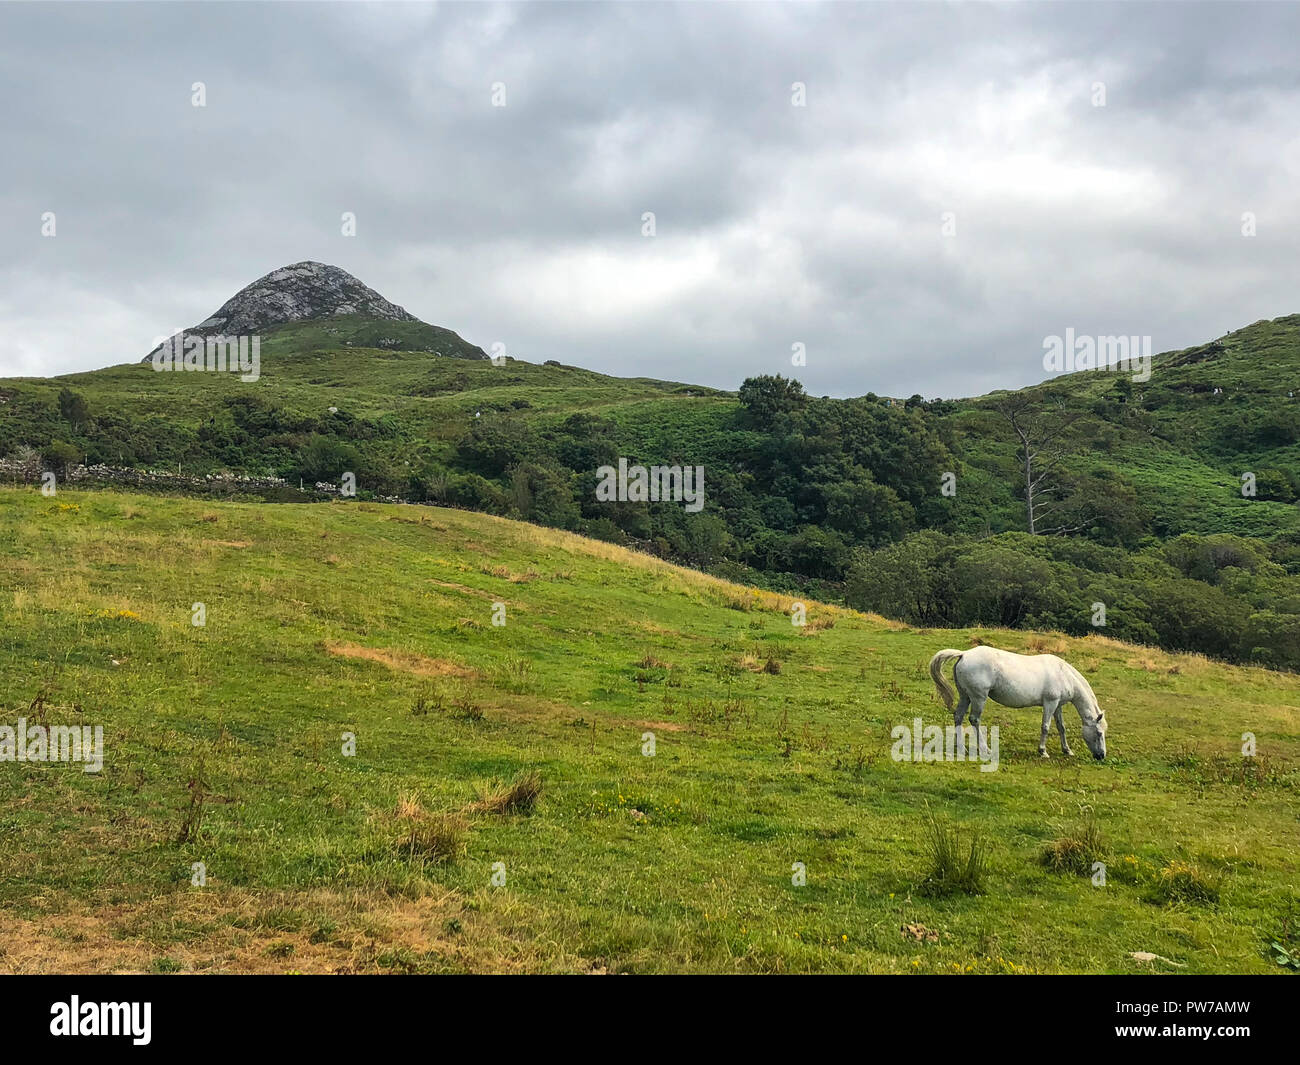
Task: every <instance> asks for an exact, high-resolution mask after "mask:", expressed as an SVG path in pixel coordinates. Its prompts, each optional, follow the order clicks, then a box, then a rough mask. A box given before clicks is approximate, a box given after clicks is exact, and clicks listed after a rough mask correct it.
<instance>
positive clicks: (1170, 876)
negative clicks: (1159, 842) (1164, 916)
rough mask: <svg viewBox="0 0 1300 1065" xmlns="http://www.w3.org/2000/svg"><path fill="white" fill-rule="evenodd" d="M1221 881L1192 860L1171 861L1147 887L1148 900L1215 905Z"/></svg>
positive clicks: (1146, 896) (1162, 902) (1164, 902)
mask: <svg viewBox="0 0 1300 1065" xmlns="http://www.w3.org/2000/svg"><path fill="white" fill-rule="evenodd" d="M1220 893H1221V886H1220V881H1219V879H1218V878H1217V877H1214V876H1211V875H1210V874H1208V873H1206V872H1204V871H1203V870H1202V869H1201V868H1200V867H1199V866H1197V865H1195V864H1193V863H1191V862H1182V861H1178V860H1176V859H1175V860H1174V861H1171V862H1170V863H1169V864H1168V865H1166V866H1165V867H1164V868H1163V869H1161V870H1160V872H1159V873H1157V874H1156V877H1155V880H1154V881H1153V882H1152V883H1151V885H1150V886H1149V887H1148V888H1147V891H1146V894H1145V895H1144V896H1143V897H1144V898H1145V899H1146V900H1147V901H1148V902H1155V903H1159V904H1162V905H1164V904H1168V903H1171V902H1191V903H1200V904H1202V905H1209V906H1213V905H1214V904H1216V903H1217V902H1218V901H1219V895H1220Z"/></svg>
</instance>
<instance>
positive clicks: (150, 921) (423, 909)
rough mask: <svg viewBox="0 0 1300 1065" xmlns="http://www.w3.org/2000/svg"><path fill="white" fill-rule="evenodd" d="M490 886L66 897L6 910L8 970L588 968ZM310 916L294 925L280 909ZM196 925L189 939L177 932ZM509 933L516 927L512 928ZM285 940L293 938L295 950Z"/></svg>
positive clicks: (1, 921) (0, 940)
mask: <svg viewBox="0 0 1300 1065" xmlns="http://www.w3.org/2000/svg"><path fill="white" fill-rule="evenodd" d="M493 903H494V899H493V897H492V896H491V895H490V894H489V893H488V892H486V891H485V892H484V893H483V894H482V896H481V897H478V896H476V897H475V899H474V900H473V901H470V900H467V899H466V898H465V897H464V896H463V895H462V894H461V893H459V892H455V891H442V890H435V891H433V892H430V893H429V894H427V895H423V896H421V897H418V898H408V897H405V896H398V895H392V894H388V893H380V892H369V891H337V890H329V889H312V890H306V891H280V892H266V891H257V892H250V891H244V890H240V889H226V888H217V887H208V888H202V889H199V888H187V889H184V890H180V891H176V892H173V893H171V894H168V895H163V896H160V897H157V898H153V899H149V900H146V901H142V902H130V903H114V904H104V905H99V906H95V907H93V908H92V909H90V910H89V911H87V910H85V909H84V907H83V905H82V904H80V903H77V904H76V905H75V907H74V905H73V904H72V903H69V905H68V907H67V909H68V912H59V910H57V909H54V908H51V910H50V912H48V913H45V914H42V915H41V917H40V918H39V919H38V920H33V919H30V918H26V917H19V916H17V915H15V914H12V913H7V912H4V911H0V974H6V975H9V974H36V973H87V974H93V973H144V972H148V971H149V970H150V968H151V967H152V966H153V965H154V963H155V962H156V961H157V960H158V959H159V958H163V957H166V958H168V959H170V960H171V961H172V962H174V963H176V964H178V965H179V971H180V972H182V973H286V972H295V973H314V974H346V973H386V972H395V971H396V972H400V971H402V970H403V966H402V963H401V959H403V958H408V959H421V960H423V961H425V963H426V964H430V966H431V967H435V968H446V969H453V970H458V971H465V972H482V973H496V972H536V971H546V970H551V971H564V972H585V971H587V970H588V969H590V967H591V964H592V963H591V961H590V960H588V959H584V958H581V957H579V956H577V955H568V954H564V953H560V954H559V955H558V956H552V953H553V950H554V947H555V944H554V942H552V943H550V944H544V943H540V942H536V941H534V940H533V939H532V938H531V937H521V936H519V935H516V934H515V933H514V931H513V922H512V921H511V920H509V919H508V915H502V914H500V913H497V912H495V907H494V905H493ZM286 912H287V913H291V914H298V915H301V920H300V921H297V922H292V923H293V924H295V925H296V927H290V928H285V927H283V926H282V924H281V922H279V921H278V920H277V919H276V914H277V913H286ZM177 927H187V928H191V929H193V931H192V932H191V933H190V934H189V935H187V936H186V937H185V939H184V940H183V941H181V942H176V941H175V929H176V928H177ZM508 929H509V930H508ZM286 945H287V946H286Z"/></svg>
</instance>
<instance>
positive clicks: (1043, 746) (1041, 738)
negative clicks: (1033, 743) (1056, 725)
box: [1038, 699, 1058, 758]
mask: <svg viewBox="0 0 1300 1065" xmlns="http://www.w3.org/2000/svg"><path fill="white" fill-rule="evenodd" d="M1057 709H1058V707H1057V705H1056V704H1055V703H1053V702H1052V700H1050V699H1048V700H1047V701H1046V702H1045V703H1043V731H1042V732H1040V733H1039V734H1038V753H1039V754H1040V755H1041V756H1042V757H1043V758H1049V757H1051V756H1050V755H1049V754H1048V753H1047V726H1048V725H1049V724H1051V721H1052V715H1053V714H1054V713H1056V711H1057Z"/></svg>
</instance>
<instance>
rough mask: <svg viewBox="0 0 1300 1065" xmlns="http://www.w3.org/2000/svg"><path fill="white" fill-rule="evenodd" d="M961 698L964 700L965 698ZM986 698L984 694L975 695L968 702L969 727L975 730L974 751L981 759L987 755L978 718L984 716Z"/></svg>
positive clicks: (986, 694) (987, 751) (986, 747)
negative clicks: (977, 752) (976, 751)
mask: <svg viewBox="0 0 1300 1065" xmlns="http://www.w3.org/2000/svg"><path fill="white" fill-rule="evenodd" d="M962 698H963V699H964V698H965V696H963V697H962ZM987 698H988V693H987V692H986V693H985V694H983V695H976V696H975V697H974V698H972V699H971V700H970V725H971V728H973V729H974V730H975V743H976V750H978V751H979V756H980V757H981V758H983V757H985V756H986V755H987V754H988V753H989V748H988V744H987V743H985V742H984V736H983V735H982V734H981V733H980V718H982V717H983V716H984V701H985V700H986V699H987ZM958 724H960V722H958Z"/></svg>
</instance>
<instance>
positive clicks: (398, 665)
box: [325, 640, 475, 677]
mask: <svg viewBox="0 0 1300 1065" xmlns="http://www.w3.org/2000/svg"><path fill="white" fill-rule="evenodd" d="M325 650H326V651H328V652H329V653H330V654H332V655H338V656H339V657H341V658H358V659H362V660H364V661H366V662H378V663H379V664H380V665H381V666H387V667H388V668H389V669H394V670H398V671H399V672H402V673H414V674H416V675H417V676H421V677H472V676H474V675H475V673H474V671H473V670H472V669H467V668H466V667H465V666H462V665H459V664H458V663H456V662H452V661H449V660H448V659H446V658H427V657H425V656H424V655H418V654H415V653H414V652H413V651H397V650H392V649H390V648H386V647H362V646H361V645H360V644H357V643H343V642H341V641H339V640H327V641H326V642H325Z"/></svg>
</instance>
